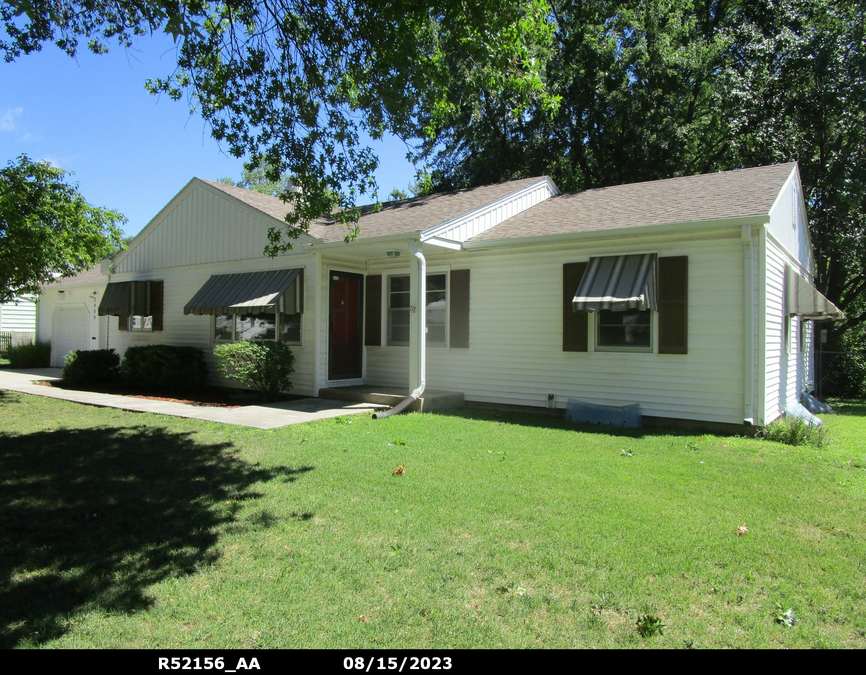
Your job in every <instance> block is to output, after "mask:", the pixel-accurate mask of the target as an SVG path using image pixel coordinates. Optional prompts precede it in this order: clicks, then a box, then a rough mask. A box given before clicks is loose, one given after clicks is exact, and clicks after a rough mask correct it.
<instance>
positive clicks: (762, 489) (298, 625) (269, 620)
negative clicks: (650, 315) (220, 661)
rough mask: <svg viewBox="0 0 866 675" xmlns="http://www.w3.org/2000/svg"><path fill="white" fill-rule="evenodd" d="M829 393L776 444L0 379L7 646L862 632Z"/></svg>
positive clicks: (801, 636)
mask: <svg viewBox="0 0 866 675" xmlns="http://www.w3.org/2000/svg"><path fill="white" fill-rule="evenodd" d="M839 411H840V412H839V414H837V415H833V416H828V417H827V422H828V426H829V427H830V434H831V441H830V445H829V446H826V447H823V448H814V447H805V448H802V447H801V448H791V447H787V446H782V445H778V444H775V443H769V442H765V441H760V440H755V439H745V438H726V437H717V436H695V435H684V434H664V433H655V432H653V433H649V432H644V433H641V432H637V433H631V432H628V433H626V432H623V433H604V432H600V431H586V430H576V429H575V428H573V427H569V426H567V425H565V424H564V423H561V422H557V421H554V420H552V419H550V418H546V417H535V416H517V415H507V414H500V413H492V412H479V411H465V412H460V413H454V414H425V415H419V414H413V415H404V416H396V417H392V418H389V419H387V420H381V421H374V420H372V419H370V418H369V417H366V416H355V417H347V418H338V419H336V420H326V421H322V422H317V423H313V424H307V425H300V426H294V427H288V428H285V429H280V430H274V431H259V430H253V429H245V428H240V427H230V426H222V425H218V424H211V423H206V422H197V421H193V420H183V419H178V418H170V417H159V416H153V415H144V414H135V413H127V412H122V411H117V410H110V409H99V408H92V407H85V406H79V405H76V404H73V403H65V402H61V401H55V400H51V399H46V398H39V397H29V396H26V395H22V394H15V393H9V392H0V647H15V646H18V647H37V646H44V647H214V648H217V647H353V648H359V647H360V648H369V647H386V648H404V647H425V648H426V647H438V648H450V647H454V648H456V647H464V648H465V647H517V648H519V647H643V646H646V647H684V646H693V647H698V648H700V647H787V646H790V647H815V646H826V647H860V648H862V647H866V637H864V636H866V517H864V516H866V508H864V507H866V449H864V446H863V444H862V441H860V440H859V439H862V438H863V436H864V434H866V407H864V406H863V405H858V404H856V403H849V404H847V405H844V404H843V405H840V407H839ZM399 465H403V466H404V468H405V473H404V474H402V475H392V474H393V472H394V470H395V469H396V468H397V467H398V466H399ZM743 525H745V526H746V528H747V529H748V532H747V533H745V534H744V535H743V536H738V535H737V533H736V530H737V528H738V527H740V526H743ZM777 606H778V609H777ZM788 609H791V610H793V615H794V617H795V619H796V623H795V625H794V626H793V627H788V626H786V625H783V624H782V623H777V622H776V621H775V620H774V617H775V616H776V615H777V614H778V613H780V611H781V612H785V611H787V610H788ZM644 615H650V616H652V617H657V618H658V619H660V620H661V621H662V622H663V624H664V626H665V627H664V629H663V634H661V635H655V636H654V637H641V636H640V635H639V633H638V631H637V630H636V627H635V623H636V621H637V620H638V618H639V617H642V616H644Z"/></svg>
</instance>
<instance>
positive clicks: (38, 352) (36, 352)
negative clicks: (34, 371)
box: [6, 341, 51, 368]
mask: <svg viewBox="0 0 866 675" xmlns="http://www.w3.org/2000/svg"><path fill="white" fill-rule="evenodd" d="M6 358H7V359H9V365H10V367H12V368H48V367H49V366H50V365H51V343H50V342H38V341H37V342H33V343H30V344H26V345H13V346H12V347H9V351H7V352H6Z"/></svg>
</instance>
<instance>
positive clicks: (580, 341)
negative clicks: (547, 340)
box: [562, 262, 589, 352]
mask: <svg viewBox="0 0 866 675" xmlns="http://www.w3.org/2000/svg"><path fill="white" fill-rule="evenodd" d="M588 265H589V263H585V262H580V263H565V264H564V265H563V266H562V351H564V352H587V351H589V336H588V332H589V328H588V326H589V323H588V320H587V315H586V312H575V311H574V305H573V301H574V294H575V293H577V287H578V286H580V280H581V279H583V275H584V273H585V272H586V268H587V266H588Z"/></svg>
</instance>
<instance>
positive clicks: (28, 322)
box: [0, 295, 36, 337]
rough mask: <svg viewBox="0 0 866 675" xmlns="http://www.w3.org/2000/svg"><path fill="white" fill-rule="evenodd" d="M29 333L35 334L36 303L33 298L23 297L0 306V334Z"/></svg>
mask: <svg viewBox="0 0 866 675" xmlns="http://www.w3.org/2000/svg"><path fill="white" fill-rule="evenodd" d="M12 331H14V332H16V333H30V334H31V337H32V334H33V333H35V332H36V302H35V298H33V297H32V296H29V295H25V296H23V297H21V298H18V299H16V300H12V301H10V302H4V303H3V304H2V305H0V333H6V332H12Z"/></svg>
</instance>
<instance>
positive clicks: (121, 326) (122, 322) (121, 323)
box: [117, 314, 129, 330]
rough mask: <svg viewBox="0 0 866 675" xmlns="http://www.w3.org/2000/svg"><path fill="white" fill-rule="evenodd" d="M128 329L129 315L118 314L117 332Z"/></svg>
mask: <svg viewBox="0 0 866 675" xmlns="http://www.w3.org/2000/svg"><path fill="white" fill-rule="evenodd" d="M128 329H129V315H128V314H119V315H118V316H117V330H128Z"/></svg>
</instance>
